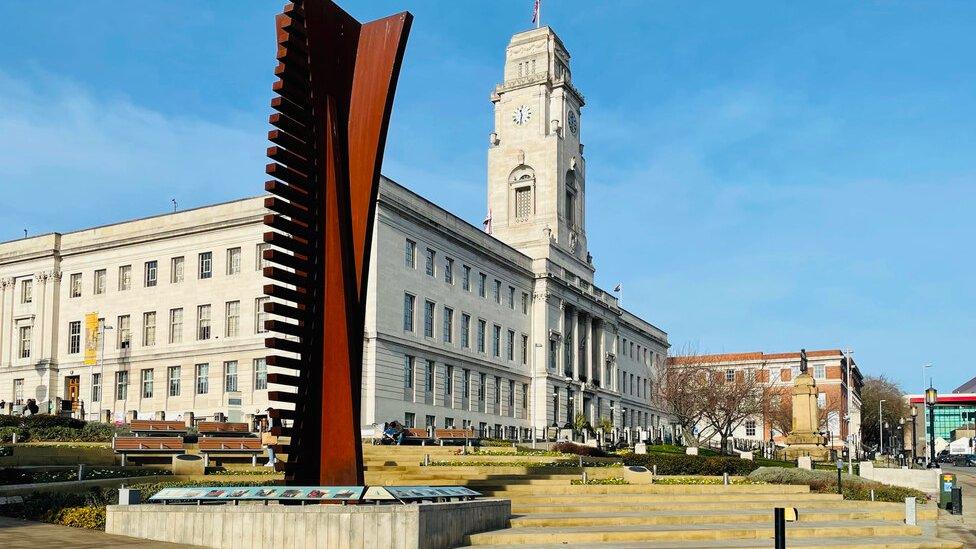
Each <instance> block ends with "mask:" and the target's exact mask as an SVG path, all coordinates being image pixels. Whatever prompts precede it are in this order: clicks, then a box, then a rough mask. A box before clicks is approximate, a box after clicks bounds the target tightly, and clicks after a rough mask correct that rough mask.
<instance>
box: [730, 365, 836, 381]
mask: <svg viewBox="0 0 976 549" xmlns="http://www.w3.org/2000/svg"><path fill="white" fill-rule="evenodd" d="M745 371H746V375H747V376H749V377H750V379H751V378H752V376H754V375H755V373H756V370H755V369H753V368H745ZM735 372H736V370H735V368H726V370H725V381H729V382H731V381H735ZM785 372H790V376H791V377H790V379H796V378H797V376H799V375H800V367H799V366H792V367H790V368H770V376H771V378H772V381H773V382H779V381H784V380H786V379H787V378H786V376H784V375H783V374H784V373H785ZM813 377H814V378H815V379H827V365H826V364H814V365H813Z"/></svg>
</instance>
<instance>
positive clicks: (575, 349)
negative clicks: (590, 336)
mask: <svg viewBox="0 0 976 549" xmlns="http://www.w3.org/2000/svg"><path fill="white" fill-rule="evenodd" d="M569 318H570V322H571V323H572V324H571V326H572V330H573V331H572V335H573V337H572V341H571V342H570V349H569V350H570V353H569V359H570V361H572V363H573V381H576V380H578V379H579V368H580V364H579V340H580V334H579V311H578V310H577V309H576V308H575V307H573V309H572V312H571V313H570V317H569Z"/></svg>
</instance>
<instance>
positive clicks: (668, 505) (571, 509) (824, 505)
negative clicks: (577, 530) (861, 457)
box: [512, 498, 938, 521]
mask: <svg viewBox="0 0 976 549" xmlns="http://www.w3.org/2000/svg"><path fill="white" fill-rule="evenodd" d="M778 505H779V504H778V503H775V502H771V501H735V502H733V507H734V508H735V509H738V510H762V511H767V512H769V513H772V509H773V507H775V506H778ZM729 507H730V505H729V502H728V501H726V500H722V501H714V500H709V501H687V502H680V501H671V500H667V501H658V502H638V503H631V502H628V503H623V502H620V501H607V502H589V501H580V500H578V499H577V498H572V500H568V501H566V502H564V503H528V504H526V503H513V504H512V514H513V515H520V516H521V515H529V516H535V515H536V514H559V515H561V516H571V515H573V514H576V513H638V512H653V511H688V510H698V511H723V510H727V509H729ZM796 507H797V508H798V509H799V510H800V517H801V520H802V519H803V518H804V517H805V516H806V514H807V513H810V512H816V511H823V510H828V511H830V510H833V511H838V510H862V509H870V510H877V511H883V512H885V513H891V514H893V516H897V517H898V520H901V519H902V518H904V511H905V506H904V505H902V504H900V503H871V502H864V501H826V502H823V501H811V502H800V503H799V505H796ZM917 513H918V519H919V520H923V521H927V520H935V519H936V518H937V517H938V509H937V508H936V507H935V506H934V505H925V506H919V507H918V510H917Z"/></svg>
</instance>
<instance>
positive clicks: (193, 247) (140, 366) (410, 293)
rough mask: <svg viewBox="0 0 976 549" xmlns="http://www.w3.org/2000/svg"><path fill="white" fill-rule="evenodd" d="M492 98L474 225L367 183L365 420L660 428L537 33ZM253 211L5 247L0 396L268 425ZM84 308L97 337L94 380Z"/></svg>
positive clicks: (654, 337) (507, 430) (632, 325)
mask: <svg viewBox="0 0 976 549" xmlns="http://www.w3.org/2000/svg"><path fill="white" fill-rule="evenodd" d="M491 101H492V102H493V103H494V105H495V128H494V131H493V132H492V134H491V139H490V144H489V151H488V185H487V190H488V193H487V194H488V209H489V212H490V214H489V220H488V227H487V230H482V229H481V228H478V227H475V226H473V225H471V224H469V223H467V222H465V221H463V220H462V219H460V218H458V217H457V216H455V215H453V214H451V213H450V212H448V211H446V210H444V209H442V208H440V207H438V206H437V205H435V204H433V203H431V202H430V201H428V200H426V199H424V198H423V197H421V196H418V195H417V194H415V193H413V192H411V191H409V190H407V189H406V188H404V187H402V186H400V185H398V184H397V183H394V182H392V181H390V180H387V179H385V178H384V179H383V180H382V181H381V185H380V193H379V197H378V201H379V202H378V208H377V213H376V215H377V222H376V224H375V231H374V238H373V244H372V246H373V261H372V262H371V265H370V281H369V285H370V288H369V290H370V292H369V298H368V301H367V316H366V319H367V320H366V330H365V334H364V341H365V355H364V364H363V388H362V390H363V422H364V424H369V423H374V422H377V423H381V422H384V421H389V420H392V419H397V420H400V421H403V422H405V423H406V424H408V425H415V426H418V427H419V426H424V425H435V426H438V427H441V426H456V427H469V426H470V427H472V428H474V429H476V430H479V432H482V433H484V434H492V435H495V436H506V437H510V438H512V437H516V436H520V437H524V436H530V435H531V434H532V433H533V431H534V432H535V433H536V434H540V433H541V430H542V429H543V428H545V427H551V426H553V425H558V426H564V425H565V424H567V423H573V422H574V419H575V417H576V416H577V415H579V414H582V415H584V416H585V417H586V418H587V420H588V421H589V422H590V423H591V424H593V425H596V424H597V423H599V422H600V420H601V419H604V418H606V419H609V420H611V421H612V422H613V424H614V426H615V427H616V428H618V429H620V428H624V427H630V428H638V427H640V428H644V429H649V428H651V427H658V428H661V427H663V426H664V425H666V424H668V422H667V420H666V419H665V414H664V413H663V412H662V410H660V409H659V408H658V407H656V406H655V405H654V404H653V402H652V398H651V395H652V394H653V387H652V381H651V380H652V379H653V378H654V375H652V372H653V371H655V370H656V369H657V368H659V367H663V365H664V359H665V357H666V355H667V349H668V341H667V334H666V333H665V332H663V331H662V330H660V329H658V328H657V327H655V326H654V325H652V324H651V323H649V322H647V321H645V320H643V319H641V318H640V317H638V316H636V315H634V314H632V313H630V312H628V311H626V310H624V309H623V308H621V307H620V303H619V302H618V300H617V298H616V297H615V296H614V295H613V294H612V293H608V292H606V291H604V290H602V289H600V288H598V287H597V286H596V285H595V284H594V282H593V274H594V272H595V268H594V266H593V258H592V256H591V255H590V253H589V251H588V249H587V246H586V231H585V220H586V202H585V189H586V173H585V168H584V166H585V162H584V160H583V146H582V145H581V144H580V137H579V136H580V132H581V131H582V125H581V120H580V109H581V108H582V106H583V98H582V95H581V94H580V93H579V91H578V90H576V89H575V88H574V87H573V85H572V84H571V78H570V72H569V54H568V53H567V51H566V49H565V47H564V46H563V45H562V42H561V41H560V40H559V38H558V37H557V36H556V35H555V34H554V33H553V32H552V31H551V30H550V29H548V28H542V29H535V30H532V31H529V32H524V33H520V34H517V35H515V36H514V37H513V38H512V41H511V43H510V44H509V46H508V49H507V51H506V61H505V70H504V81H503V83H502V84H499V85H498V86H496V88H495V90H494V91H493V93H492V95H491ZM264 213H265V212H264V210H263V208H262V204H261V199H260V198H249V199H244V200H239V201H235V202H230V203H226V204H219V205H215V206H209V207H206V208H200V209H197V210H190V211H182V212H176V213H172V214H168V215H162V216H157V217H153V218H148V219H141V220H135V221H129V222H124V223H119V224H116V225H109V226H106V227H97V228H92V229H86V230H82V231H76V232H71V233H65V234H59V233H55V234H50V235H43V236H38V237H33V238H28V239H23V240H17V241H13V242H7V243H3V244H0V398H2V399H6V400H7V401H8V402H14V403H15V404H16V405H18V406H19V405H22V403H23V402H24V401H26V399H28V398H34V399H36V400H37V401H38V403H40V404H42V406H43V404H44V403H48V402H50V403H52V405H53V403H56V402H57V401H58V399H64V400H68V401H71V402H73V403H74V406H75V407H76V408H78V407H80V406H81V404H82V403H83V404H84V408H85V413H86V414H87V415H88V416H89V417H94V416H95V415H96V414H98V413H99V412H102V411H105V410H108V411H109V412H110V414H111V415H112V416H114V417H116V418H118V419H121V418H122V417H123V416H125V415H128V416H132V415H133V414H134V415H137V416H138V417H140V418H144V417H166V418H177V417H183V416H185V415H186V413H187V412H193V413H194V415H195V416H196V417H210V416H214V415H215V414H222V415H225V416H228V417H230V418H231V419H237V418H244V417H246V416H248V415H251V414H256V413H260V412H262V411H263V410H264V409H265V408H267V407H268V405H269V402H268V400H267V389H268V386H267V385H268V383H267V370H268V369H267V367H266V366H265V364H264V360H263V357H264V355H265V350H264V347H263V339H264V337H265V334H264V333H262V332H263V319H264V316H265V314H264V313H262V312H261V311H262V304H263V302H264V301H265V300H267V298H266V297H265V296H264V295H263V290H262V285H263V284H264V282H265V281H264V279H263V278H262V276H261V272H260V267H261V260H260V252H261V249H262V247H263V246H264V245H263V244H261V240H262V237H261V235H262V232H263V231H264V230H265V228H264V226H263V225H262V224H261V216H262V215H263V214H264ZM489 233H490V234H489ZM25 296H29V299H25ZM88 313H97V314H98V316H99V317H100V318H102V319H104V322H103V325H104V326H106V327H108V328H110V329H108V330H107V335H106V337H105V338H104V343H105V348H104V356H103V357H102V360H100V361H99V363H98V364H96V365H94V366H86V365H84V362H83V357H84V347H85V341H86V338H87V337H88V334H87V333H86V330H85V322H84V321H85V315H86V314H88Z"/></svg>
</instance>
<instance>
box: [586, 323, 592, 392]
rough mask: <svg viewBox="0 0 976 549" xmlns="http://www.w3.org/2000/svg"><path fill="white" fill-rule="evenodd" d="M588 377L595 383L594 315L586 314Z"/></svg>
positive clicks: (588, 379)
mask: <svg viewBox="0 0 976 549" xmlns="http://www.w3.org/2000/svg"><path fill="white" fill-rule="evenodd" d="M585 322H586V334H585V336H586V379H587V381H589V382H590V383H593V377H594V376H593V347H594V345H593V317H592V316H591V315H586V320H585Z"/></svg>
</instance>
